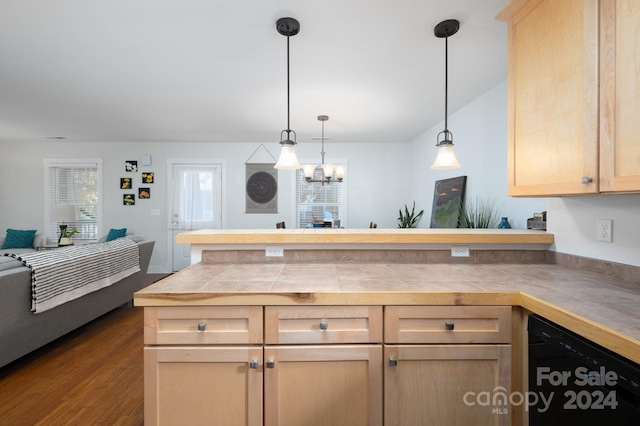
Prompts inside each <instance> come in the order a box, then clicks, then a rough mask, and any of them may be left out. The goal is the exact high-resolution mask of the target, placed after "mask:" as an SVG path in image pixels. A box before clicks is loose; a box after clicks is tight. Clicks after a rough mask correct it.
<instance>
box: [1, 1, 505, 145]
mask: <svg viewBox="0 0 640 426" xmlns="http://www.w3.org/2000/svg"><path fill="white" fill-rule="evenodd" d="M506 3H507V0H324V1H317V0H316V1H312V0H297V1H296V0H2V8H1V10H0V141H20V140H40V139H44V138H47V137H54V136H64V137H66V138H67V139H69V140H72V141H123V142H137V141H142V142H146V141H149V142H162V141H172V142H180V141H186V142H200V141H201V142H270V141H273V142H278V141H279V140H280V132H281V131H282V130H283V129H285V128H286V127H287V101H286V99H287V97H286V94H287V86H286V37H285V36H282V35H280V34H279V33H278V32H277V31H276V25H275V22H276V21H277V19H278V18H281V17H284V16H291V17H294V18H296V19H298V20H299V21H300V27H301V28H300V33H299V34H298V35H296V36H294V37H291V38H290V55H291V56H290V63H291V67H290V69H291V129H293V130H294V131H296V132H297V136H298V142H303V141H306V140H311V138H312V137H317V136H319V135H320V129H321V125H320V122H319V121H318V120H317V118H316V117H317V116H318V115H320V114H326V115H328V116H329V117H330V118H329V121H328V122H327V123H326V125H325V135H326V137H328V138H331V140H333V141H335V142H405V141H409V140H411V139H413V138H415V137H416V136H418V135H419V134H420V133H422V132H424V131H425V130H426V129H428V128H430V127H432V126H433V125H435V124H437V123H438V122H439V121H441V120H443V119H444V58H445V55H444V39H439V38H436V37H435V36H434V34H433V27H434V26H435V25H436V24H437V23H438V22H440V21H442V20H445V19H458V20H459V21H460V23H461V24H460V31H459V32H458V33H457V34H456V35H454V36H452V37H451V38H449V113H452V112H454V111H455V110H456V109H458V108H460V107H461V106H463V105H465V104H466V103H468V102H469V101H471V100H473V99H474V98H476V97H477V96H479V95H481V94H482V93H484V92H486V91H487V90H489V89H490V88H492V87H494V86H495V85H496V84H498V83H499V82H501V81H503V80H504V79H505V78H506V75H507V55H506V45H507V40H506V24H505V23H503V22H500V21H496V20H495V16H496V14H497V13H498V12H499V11H500V10H501V9H502V8H503V7H504V6H505V4H506ZM452 130H453V129H452ZM434 143H435V141H434Z"/></svg>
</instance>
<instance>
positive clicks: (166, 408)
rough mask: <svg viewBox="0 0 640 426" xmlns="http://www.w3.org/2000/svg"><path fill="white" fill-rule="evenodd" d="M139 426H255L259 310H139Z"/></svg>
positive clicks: (259, 418) (258, 417)
mask: <svg viewBox="0 0 640 426" xmlns="http://www.w3.org/2000/svg"><path fill="white" fill-rule="evenodd" d="M144 315H145V317H144V322H145V324H144V335H145V348H144V421H145V424H146V425H181V424H184V425H187V424H188V425H220V426H223V425H224V426H229V425H254V426H258V425H262V424H263V398H262V391H263V362H262V358H263V348H262V344H263V309H262V306H247V307H235V306H216V307H199V306H188V307H157V308H156V307H146V308H145V312H144Z"/></svg>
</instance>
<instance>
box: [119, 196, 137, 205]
mask: <svg viewBox="0 0 640 426" xmlns="http://www.w3.org/2000/svg"><path fill="white" fill-rule="evenodd" d="M122 204H123V205H125V206H133V205H135V204H136V194H123V195H122Z"/></svg>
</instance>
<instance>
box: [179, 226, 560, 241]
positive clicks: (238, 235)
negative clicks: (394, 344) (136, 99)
mask: <svg viewBox="0 0 640 426" xmlns="http://www.w3.org/2000/svg"><path fill="white" fill-rule="evenodd" d="M176 242H178V243H181V244H216V245H217V244H544V245H550V244H552V243H553V234H549V233H547V232H544V231H535V230H529V229H428V228H412V229H407V228H404V229H401V228H389V229H383V228H374V229H370V228H306V229H202V230H198V231H190V232H184V233H179V234H178V235H177V236H176Z"/></svg>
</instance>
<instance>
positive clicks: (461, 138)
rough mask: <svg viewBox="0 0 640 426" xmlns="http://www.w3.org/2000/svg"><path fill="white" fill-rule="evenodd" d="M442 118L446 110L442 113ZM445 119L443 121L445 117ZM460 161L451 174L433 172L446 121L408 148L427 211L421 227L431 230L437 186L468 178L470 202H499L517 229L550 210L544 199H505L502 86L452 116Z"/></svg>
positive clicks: (416, 191) (420, 202)
mask: <svg viewBox="0 0 640 426" xmlns="http://www.w3.org/2000/svg"><path fill="white" fill-rule="evenodd" d="M443 114H444V108H443ZM443 117H444V116H443ZM447 125H448V127H449V131H451V133H453V143H454V146H455V152H456V158H457V159H458V161H459V162H460V164H461V165H462V167H461V168H459V169H453V170H431V164H433V162H434V160H435V158H436V154H437V152H436V151H437V148H436V146H435V145H436V142H437V135H438V133H439V132H441V131H442V130H443V129H444V119H443V121H442V122H440V123H438V124H437V125H436V126H434V127H432V128H431V129H429V130H427V131H426V132H424V133H423V134H421V135H420V136H418V137H417V138H416V139H415V140H413V141H412V142H411V144H410V147H411V149H410V150H411V152H412V154H413V155H412V157H411V158H412V163H411V170H412V171H413V174H412V188H413V190H412V194H413V195H412V198H413V199H415V200H416V206H420V208H424V210H425V213H424V215H425V218H424V220H422V221H421V222H420V227H421V228H428V227H429V223H430V218H431V206H432V204H433V191H434V186H435V181H436V180H440V179H447V178H450V177H455V176H467V191H466V197H465V198H466V199H467V200H473V199H474V198H475V197H484V198H487V199H495V200H496V206H498V207H499V208H500V210H501V212H502V216H506V217H508V218H509V223H510V224H511V227H513V228H522V229H525V228H526V227H527V218H530V217H532V215H533V213H534V212H541V211H544V210H546V209H547V206H546V200H544V199H539V198H511V197H508V196H507V84H506V82H503V83H501V84H499V85H497V86H496V87H494V88H493V89H491V90H490V91H488V92H487V93H485V94H484V95H482V96H480V97H479V98H477V99H476V100H474V101H473V102H471V103H470V104H468V105H466V106H465V107H464V108H462V109H460V110H458V111H456V112H454V113H450V115H449V118H448V123H447Z"/></svg>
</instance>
